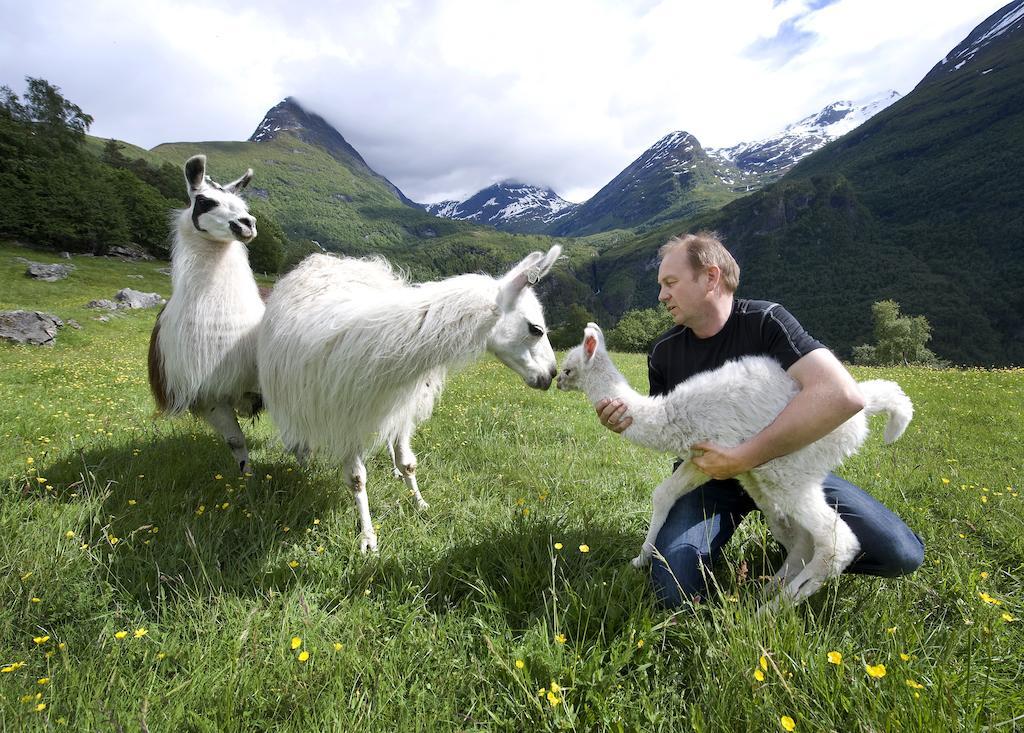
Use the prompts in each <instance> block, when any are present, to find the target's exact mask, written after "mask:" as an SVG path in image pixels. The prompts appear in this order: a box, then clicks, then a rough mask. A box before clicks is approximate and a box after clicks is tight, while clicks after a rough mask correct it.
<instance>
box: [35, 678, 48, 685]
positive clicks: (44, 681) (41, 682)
mask: <svg viewBox="0 0 1024 733" xmlns="http://www.w3.org/2000/svg"><path fill="white" fill-rule="evenodd" d="M49 681H50V678H49V677H40V678H39V679H37V680H36V684H37V685H45V684H48V683H49Z"/></svg>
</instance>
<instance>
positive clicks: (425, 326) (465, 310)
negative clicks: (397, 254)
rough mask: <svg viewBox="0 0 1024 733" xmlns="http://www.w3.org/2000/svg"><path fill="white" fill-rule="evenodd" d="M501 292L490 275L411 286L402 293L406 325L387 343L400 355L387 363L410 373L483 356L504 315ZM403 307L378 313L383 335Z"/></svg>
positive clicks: (394, 306)
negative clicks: (502, 312)
mask: <svg viewBox="0 0 1024 733" xmlns="http://www.w3.org/2000/svg"><path fill="white" fill-rule="evenodd" d="M396 295H397V294H396ZM497 295H498V285H497V282H496V281H495V280H494V279H493V278H490V277H487V276H486V275H460V276H458V277H453V278H449V279H447V280H441V281H439V282H432V283H423V284H422V285H417V286H414V287H411V288H408V289H406V290H405V292H404V293H403V294H402V296H399V297H402V298H403V299H404V300H405V303H404V304H403V305H404V308H403V309H404V310H406V315H405V317H404V319H403V328H402V331H401V332H394V333H393V336H392V338H393V341H392V342H391V343H390V344H389V345H388V352H389V353H390V354H391V355H393V356H395V357H397V358H395V359H390V358H388V359H385V360H384V361H385V362H386V363H388V365H390V363H391V362H393V365H394V366H395V367H396V368H398V369H399V370H401V372H403V373H404V374H405V375H410V376H411V375H413V374H417V373H420V372H426V371H429V370H432V369H437V368H440V367H457V366H461V365H462V364H464V363H466V362H468V361H470V360H472V359H475V358H477V357H479V356H480V355H481V354H483V352H484V350H485V349H486V346H487V336H488V335H489V334H490V332H491V329H493V328H494V326H495V324H496V323H497V322H498V318H499V316H500V315H501V312H500V310H499V308H498V304H497ZM396 301H397V298H396ZM399 309H400V306H399V304H398V302H394V303H391V304H388V305H387V306H386V307H385V308H384V309H382V311H381V312H380V313H377V314H375V315H377V316H380V317H382V318H383V321H382V322H381V324H380V330H379V332H380V333H385V332H387V330H390V331H394V325H393V323H391V321H393V319H394V313H395V311H397V310H399ZM365 325H368V326H371V327H375V326H374V319H373V318H372V317H371V318H368V319H366V324H365ZM381 366H382V367H383V368H384V369H385V370H386V369H387V366H386V365H385V364H381Z"/></svg>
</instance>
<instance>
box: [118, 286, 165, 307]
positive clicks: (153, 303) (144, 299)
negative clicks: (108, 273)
mask: <svg viewBox="0 0 1024 733" xmlns="http://www.w3.org/2000/svg"><path fill="white" fill-rule="evenodd" d="M114 298H115V299H116V300H117V302H118V303H120V307H121V308H156V307H157V306H158V305H163V304H164V303H166V302H167V301H166V300H164V298H163V297H162V296H161V295H160V293H142V292H139V291H138V290H132V289H131V288H123V289H122V290H118V291H117V295H115V296H114Z"/></svg>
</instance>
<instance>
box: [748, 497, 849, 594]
mask: <svg viewBox="0 0 1024 733" xmlns="http://www.w3.org/2000/svg"><path fill="white" fill-rule="evenodd" d="M812 497H813V498H811V499H810V500H809V501H808V502H807V504H805V506H804V510H803V511H802V512H801V515H800V516H799V517H794V520H796V521H797V522H798V523H800V524H802V525H803V526H802V527H801V529H802V530H803V531H804V532H806V533H807V536H808V538H809V539H810V542H811V548H812V549H811V552H810V553H807V552H806V550H805V551H804V553H802V554H804V555H805V556H806V555H807V554H809V555H810V556H809V558H807V560H806V563H805V564H804V567H803V568H802V569H799V572H797V574H796V576H795V577H794V578H793V579H792V580H790V581H789V582H788V583H787V584H786V585H785V586H784V587H783V588H782V590H781V591H780V592H779V594H778V595H777V596H776V597H775V598H773V599H772V600H771V601H769V602H768V603H767V604H765V605H764V606H762V607H761V608H760V609H758V612H759V613H762V612H764V611H765V610H767V609H768V608H777V607H778V606H779V605H780V604H781V603H782V602H784V601H785V602H789V603H792V604H794V605H795V604H797V603H800V602H801V601H803V600H804V599H806V598H808V597H810V596H811V595H813V594H814V593H815V592H816V591H817V590H818V589H819V588H820V587H821V586H822V584H824V583H825V581H826V580H828V579H829V578H834V577H837V576H838V575H840V574H842V572H843V570H845V569H846V568H847V567H848V566H849V564H850V563H851V562H853V558H854V557H856V555H857V553H858V552H859V551H860V542H858V541H857V537H856V536H855V535H854V534H853V531H852V530H851V529H850V527H849V525H848V524H847V523H846V522H844V521H843V519H842V518H841V517H840V516H839V515H838V514H837V513H836V511H835V509H834V508H832V507H831V506H829V505H828V504H827V503H826V502H825V495H824V492H823V491H822V490H821V488H820V486H819V487H815V489H814V490H813V493H812Z"/></svg>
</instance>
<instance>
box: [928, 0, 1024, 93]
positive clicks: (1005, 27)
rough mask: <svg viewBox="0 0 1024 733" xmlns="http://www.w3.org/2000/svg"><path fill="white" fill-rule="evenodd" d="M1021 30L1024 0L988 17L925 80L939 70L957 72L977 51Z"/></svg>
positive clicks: (1023, 20) (1006, 6) (1022, 26)
mask: <svg viewBox="0 0 1024 733" xmlns="http://www.w3.org/2000/svg"><path fill="white" fill-rule="evenodd" d="M1022 28H1024V0H1017V2H1013V3H1010V4H1009V5H1005V6H1003V7H1002V8H1000V9H999V10H997V11H996V12H995V13H993V14H992V15H991V16H989V17H988V19H986V21H985V22H984V23H982V24H981V25H979V26H978V27H977V28H975V29H974V31H973V32H972V33H971V35H969V36H967V38H965V39H964V41H963V43H961V44H960V45H959V46H957V47H956V48H954V49H953V50H952V51H950V52H949V54H948V55H947V56H946V58H944V59H942V61H940V62H939V63H938V64H937V65H936V66H935V68H934V69H932V70H931V71H930V72H929V73H928V76H926V77H925V79H928V77H930V76H932V75H935V74H936V73H937V72H939V71H940V70H941V71H942V72H943V73H953V72H954V71H959V70H960V69H962V68H963V67H964V65H965V64H967V63H969V62H970V61H971V60H972V59H974V57H975V56H977V55H978V52H979V51H981V50H982V49H984V48H985V47H987V46H989V45H990V44H992V43H993V42H994V41H995V40H996V39H998V38H1000V37H1001V36H1003V35H1005V34H1006V33H1008V32H1010V31H1015V30H1016V31H1019V30H1021V29H1022ZM991 70H992V69H987V70H984V71H982V72H981V73H982V74H987V73H988V72H989V71H991Z"/></svg>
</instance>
